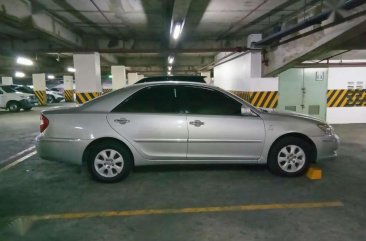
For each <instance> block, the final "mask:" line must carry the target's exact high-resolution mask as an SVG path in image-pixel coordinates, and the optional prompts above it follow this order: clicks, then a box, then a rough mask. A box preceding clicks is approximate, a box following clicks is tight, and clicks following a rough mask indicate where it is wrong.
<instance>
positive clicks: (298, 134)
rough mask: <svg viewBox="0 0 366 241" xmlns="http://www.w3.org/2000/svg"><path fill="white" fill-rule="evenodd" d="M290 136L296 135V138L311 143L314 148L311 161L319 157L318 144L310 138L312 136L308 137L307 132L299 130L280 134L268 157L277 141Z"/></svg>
mask: <svg viewBox="0 0 366 241" xmlns="http://www.w3.org/2000/svg"><path fill="white" fill-rule="evenodd" d="M288 137H296V138H299V139H302V140H304V141H305V142H307V143H308V144H310V146H311V148H312V155H313V156H312V158H311V162H315V161H316V159H317V155H318V150H317V148H316V145H315V143H314V142H313V141H312V140H311V139H310V137H308V136H307V135H305V134H302V133H299V132H291V133H286V134H283V135H281V136H279V137H278V138H277V139H276V140H275V141H274V142H273V143H272V144H271V147H270V148H269V151H268V153H267V158H268V156H269V155H270V153H271V151H272V149H273V147H274V146H275V144H276V143H277V142H279V141H280V140H282V139H285V138H288Z"/></svg>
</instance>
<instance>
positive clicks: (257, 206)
mask: <svg viewBox="0 0 366 241" xmlns="http://www.w3.org/2000/svg"><path fill="white" fill-rule="evenodd" d="M343 206H344V204H343V203H342V202H340V201H331V202H307V203H282V204H252V205H239V206H221V207H220V206H219V207H191V208H173V209H141V210H123V211H100V212H75V213H59V214H45V215H32V216H19V217H18V218H20V219H25V220H30V221H42V220H55V219H84V218H98V217H125V216H145V215H163V214H187V213H213V212H244V211H259V210H279V209H306V208H309V209H311V208H338V207H343Z"/></svg>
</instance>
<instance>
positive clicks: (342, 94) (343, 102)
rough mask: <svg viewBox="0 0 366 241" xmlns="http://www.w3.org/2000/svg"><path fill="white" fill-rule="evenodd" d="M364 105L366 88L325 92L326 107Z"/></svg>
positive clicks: (365, 103)
mask: <svg viewBox="0 0 366 241" xmlns="http://www.w3.org/2000/svg"><path fill="white" fill-rule="evenodd" d="M357 106H358V107H361V106H366V89H352V90H348V89H336V90H328V92H327V107H357Z"/></svg>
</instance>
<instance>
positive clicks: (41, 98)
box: [34, 90, 47, 105]
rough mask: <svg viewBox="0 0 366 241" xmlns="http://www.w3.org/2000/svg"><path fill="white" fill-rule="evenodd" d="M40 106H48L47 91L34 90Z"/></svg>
mask: <svg viewBox="0 0 366 241" xmlns="http://www.w3.org/2000/svg"><path fill="white" fill-rule="evenodd" d="M34 94H35V96H36V97H37V100H38V104H39V105H47V94H46V91H45V90H34Z"/></svg>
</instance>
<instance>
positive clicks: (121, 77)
mask: <svg viewBox="0 0 366 241" xmlns="http://www.w3.org/2000/svg"><path fill="white" fill-rule="evenodd" d="M111 73H112V89H113V90H118V89H120V88H123V87H125V86H126V67H125V66H122V65H121V66H112V67H111Z"/></svg>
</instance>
